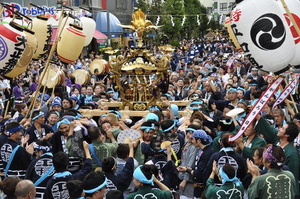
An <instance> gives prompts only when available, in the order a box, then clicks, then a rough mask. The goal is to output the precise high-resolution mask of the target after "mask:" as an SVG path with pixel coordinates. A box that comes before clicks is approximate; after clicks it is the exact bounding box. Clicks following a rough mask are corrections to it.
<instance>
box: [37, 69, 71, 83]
mask: <svg viewBox="0 0 300 199" xmlns="http://www.w3.org/2000/svg"><path fill="white" fill-rule="evenodd" d="M45 71H46V70H44V71H43V72H42V74H41V76H40V78H42V77H43V75H44V73H45ZM65 80H66V76H65V73H64V72H63V71H62V70H60V69H59V68H57V67H56V66H50V67H49V68H48V70H47V71H46V74H45V76H44V78H43V79H42V82H41V83H42V85H43V86H46V87H47V88H54V87H55V86H58V85H61V84H63V83H64V82H65Z"/></svg>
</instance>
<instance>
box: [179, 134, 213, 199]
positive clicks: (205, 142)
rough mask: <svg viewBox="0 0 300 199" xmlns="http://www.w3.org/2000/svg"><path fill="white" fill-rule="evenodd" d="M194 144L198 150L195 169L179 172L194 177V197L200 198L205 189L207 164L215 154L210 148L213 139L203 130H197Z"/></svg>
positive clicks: (182, 169) (184, 169)
mask: <svg viewBox="0 0 300 199" xmlns="http://www.w3.org/2000/svg"><path fill="white" fill-rule="evenodd" d="M192 142H193V144H194V146H195V147H196V148H197V155H196V162H195V168H193V169H192V168H191V167H178V171H179V172H187V173H189V174H191V175H192V176H193V179H194V182H195V184H194V185H195V189H194V197H195V198H200V197H201V195H202V192H203V191H204V188H205V181H203V174H204V170H205V169H206V166H207V163H208V161H209V159H210V157H211V156H212V154H213V150H212V147H211V146H210V144H211V142H212V139H211V137H210V136H209V135H207V133H206V132H205V131H203V130H196V131H194V133H193V141H192Z"/></svg>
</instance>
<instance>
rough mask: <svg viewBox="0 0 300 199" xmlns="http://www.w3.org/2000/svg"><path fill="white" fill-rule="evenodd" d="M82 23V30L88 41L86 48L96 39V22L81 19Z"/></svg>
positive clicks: (85, 44)
mask: <svg viewBox="0 0 300 199" xmlns="http://www.w3.org/2000/svg"><path fill="white" fill-rule="evenodd" d="M80 21H81V23H82V28H83V30H82V31H83V32H84V33H85V35H86V39H85V42H84V46H87V45H89V44H90V43H91V41H92V39H93V37H94V32H95V30H96V22H95V21H94V20H93V19H92V18H89V17H81V18H80Z"/></svg>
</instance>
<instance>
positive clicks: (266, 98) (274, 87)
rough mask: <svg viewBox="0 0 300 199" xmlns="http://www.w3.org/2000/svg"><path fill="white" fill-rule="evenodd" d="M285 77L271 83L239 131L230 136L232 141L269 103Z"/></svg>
mask: <svg viewBox="0 0 300 199" xmlns="http://www.w3.org/2000/svg"><path fill="white" fill-rule="evenodd" d="M283 79H284V78H283V77H278V78H277V79H276V81H275V82H273V84H271V85H270V86H269V87H268V89H267V90H266V91H265V92H264V93H263V94H262V95H261V97H260V98H259V100H258V101H257V102H256V104H255V106H254V107H253V108H252V110H251V111H250V113H249V114H248V115H247V117H246V119H245V120H244V122H243V124H242V126H241V128H240V129H239V131H238V133H237V134H236V135H234V136H232V137H230V138H229V141H230V142H234V141H235V140H236V139H237V138H239V137H240V136H241V135H242V134H243V133H244V131H245V130H246V129H247V128H248V126H249V125H250V124H251V123H252V122H253V120H254V119H255V118H256V116H257V115H258V114H259V113H260V112H261V110H262V109H263V107H264V106H265V105H266V104H267V102H268V101H269V100H270V98H271V97H272V96H273V94H274V93H275V92H276V90H277V89H278V87H279V85H280V84H281V82H282V81H283Z"/></svg>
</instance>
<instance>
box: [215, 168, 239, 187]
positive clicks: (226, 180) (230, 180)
mask: <svg viewBox="0 0 300 199" xmlns="http://www.w3.org/2000/svg"><path fill="white" fill-rule="evenodd" d="M219 174H220V176H221V178H222V183H223V184H225V182H234V183H235V184H236V186H241V181H240V180H239V179H238V178H237V177H236V174H235V176H234V178H231V179H229V177H228V175H227V174H226V173H225V172H224V171H223V167H221V168H220V169H219Z"/></svg>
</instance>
